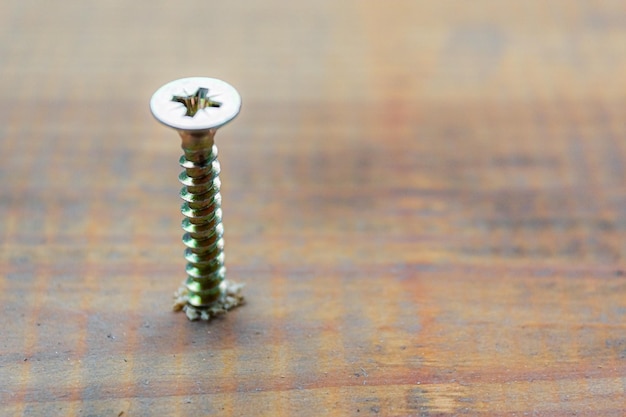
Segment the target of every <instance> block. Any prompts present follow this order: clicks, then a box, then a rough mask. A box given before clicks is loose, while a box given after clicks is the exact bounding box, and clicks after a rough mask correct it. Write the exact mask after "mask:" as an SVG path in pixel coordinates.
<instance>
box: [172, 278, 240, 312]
mask: <svg viewBox="0 0 626 417" xmlns="http://www.w3.org/2000/svg"><path fill="white" fill-rule="evenodd" d="M222 285H223V288H224V291H222V295H221V296H220V298H219V299H218V300H217V301H215V302H214V303H213V304H211V305H210V306H208V307H206V308H202V309H200V308H197V307H194V306H191V305H189V304H187V300H188V299H189V296H188V294H189V290H188V289H187V287H186V286H185V283H184V282H183V283H182V284H181V286H180V287H179V288H178V290H177V291H176V292H175V293H174V298H175V301H174V305H173V306H172V308H173V310H174V311H181V310H182V311H184V312H185V314H186V315H187V318H188V319H189V320H192V321H193V320H205V321H210V320H211V319H212V318H215V317H218V316H221V315H223V314H224V313H226V312H227V311H228V310H232V309H233V308H235V307H238V306H240V305H242V304H243V303H244V301H245V300H244V298H243V295H242V294H241V289H242V288H243V287H244V284H238V283H236V282H233V281H229V280H227V279H226V280H224V282H222Z"/></svg>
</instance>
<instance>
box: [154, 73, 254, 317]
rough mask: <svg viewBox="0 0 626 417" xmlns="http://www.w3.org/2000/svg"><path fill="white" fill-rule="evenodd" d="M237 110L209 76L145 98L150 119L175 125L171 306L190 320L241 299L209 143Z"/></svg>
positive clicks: (237, 101) (231, 94) (233, 97)
mask: <svg viewBox="0 0 626 417" xmlns="http://www.w3.org/2000/svg"><path fill="white" fill-rule="evenodd" d="M240 108H241V97H240V96H239V93H238V92H237V90H235V89H234V88H233V87H232V86H231V85H229V84H227V83H225V82H224V81H221V80H217V79H215V78H205V77H191V78H183V79H180V80H175V81H172V82H170V83H168V84H165V85H164V86H163V87H161V88H159V89H158V90H157V91H156V92H155V93H154V95H153V96H152V99H151V100H150V109H151V110H152V114H153V115H154V117H155V118H156V119H157V120H158V121H159V122H161V123H163V124H164V125H166V126H169V127H172V128H174V129H176V130H177V131H178V133H179V135H180V137H181V139H182V148H183V151H184V154H183V155H182V156H181V157H180V165H181V166H182V167H183V168H184V171H183V172H181V174H180V175H179V177H178V178H179V180H180V182H181V183H182V184H183V188H182V189H181V191H180V197H181V198H182V199H183V200H184V203H183V204H182V206H181V212H182V213H183V215H184V216H185V218H184V219H183V222H182V226H183V230H184V231H185V234H184V235H183V242H184V244H185V246H187V248H186V249H185V259H186V260H187V267H186V272H187V279H186V280H185V281H184V283H183V285H182V286H181V287H180V288H179V290H178V291H177V292H176V302H175V304H174V310H176V311H180V310H184V311H185V313H186V314H187V317H188V318H189V319H190V320H196V319H199V318H201V319H204V320H210V319H211V318H212V317H215V316H217V315H220V314H223V313H224V312H226V311H227V310H230V309H232V308H234V307H236V306H238V305H240V304H242V302H243V297H242V295H241V287H242V285H240V284H236V283H234V282H232V281H229V280H227V279H226V277H225V276H226V268H225V267H224V239H223V234H224V227H223V226H222V208H221V205H222V204H221V202H222V197H221V195H220V180H219V173H220V164H219V162H218V161H217V147H216V146H215V143H214V137H215V132H216V131H217V129H218V128H220V127H221V126H223V125H225V124H226V123H228V122H229V121H231V120H232V119H233V118H235V116H237V114H239V110H240Z"/></svg>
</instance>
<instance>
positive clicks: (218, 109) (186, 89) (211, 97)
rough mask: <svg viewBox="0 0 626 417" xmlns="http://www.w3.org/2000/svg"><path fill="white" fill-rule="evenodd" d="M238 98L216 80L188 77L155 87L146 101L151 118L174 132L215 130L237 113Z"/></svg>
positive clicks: (239, 97) (224, 83) (226, 86)
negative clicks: (148, 101)
mask: <svg viewBox="0 0 626 417" xmlns="http://www.w3.org/2000/svg"><path fill="white" fill-rule="evenodd" d="M240 109H241V96H240V95H239V93H238V92H237V90H235V88H234V87H233V86H231V85H230V84H228V83H226V82H224V81H222V80H218V79H216V78H207V77H189V78H181V79H179V80H175V81H172V82H170V83H167V84H165V85H164V86H163V87H161V88H159V89H158V90H157V91H156V92H155V93H154V95H153V96H152V99H151V100H150V110H151V111H152V114H153V115H154V117H155V118H156V119H157V120H158V121H159V122H161V123H163V124H164V125H166V126H169V127H172V128H174V129H176V130H183V131H199V130H209V129H217V128H219V127H221V126H223V125H225V124H226V123H228V122H230V121H231V120H232V119H234V118H235V116H237V114H239V110H240Z"/></svg>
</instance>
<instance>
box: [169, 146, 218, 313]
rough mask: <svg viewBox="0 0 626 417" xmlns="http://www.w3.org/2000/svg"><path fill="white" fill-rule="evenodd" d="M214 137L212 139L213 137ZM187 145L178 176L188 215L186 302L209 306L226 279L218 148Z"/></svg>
mask: <svg viewBox="0 0 626 417" xmlns="http://www.w3.org/2000/svg"><path fill="white" fill-rule="evenodd" d="M211 139H212V138H211ZM212 142H213V141H212V140H211V143H210V144H208V145H209V146H205V147H198V146H186V145H185V140H183V150H184V152H185V153H184V155H182V156H181V157H180V165H181V166H182V167H183V168H184V171H183V172H181V174H180V175H179V177H178V178H179V180H180V182H181V183H182V184H183V188H182V189H181V191H180V197H181V198H182V199H183V200H184V203H183V204H182V206H181V212H182V214H183V215H184V216H185V219H183V222H182V227H183V230H184V231H185V234H184V235H183V243H184V244H185V246H186V247H187V248H186V249H185V259H186V260H187V267H186V272H187V280H186V281H185V286H186V288H187V290H188V291H189V293H188V300H187V302H188V303H189V304H190V305H192V306H194V307H207V306H210V305H211V304H212V303H214V302H216V301H217V300H218V299H219V298H220V295H221V294H222V293H223V291H224V290H223V288H221V284H222V283H223V282H224V279H225V275H226V268H225V267H224V239H223V234H224V227H223V225H222V208H221V205H222V197H221V195H220V179H219V173H220V164H219V162H218V160H217V147H216V146H215V145H214V144H213V143H212Z"/></svg>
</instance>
